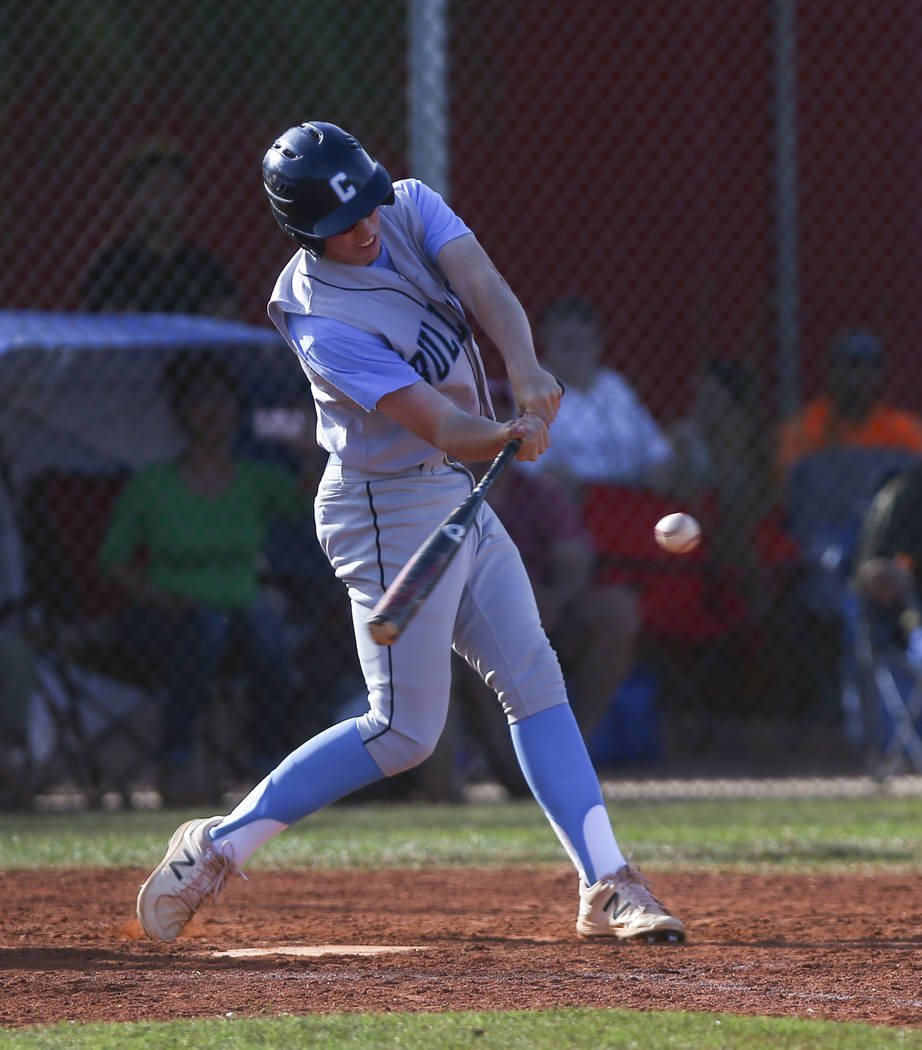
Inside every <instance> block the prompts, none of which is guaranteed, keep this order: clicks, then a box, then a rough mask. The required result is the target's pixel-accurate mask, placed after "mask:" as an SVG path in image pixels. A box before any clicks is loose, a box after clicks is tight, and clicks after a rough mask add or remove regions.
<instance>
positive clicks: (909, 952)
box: [0, 868, 922, 1028]
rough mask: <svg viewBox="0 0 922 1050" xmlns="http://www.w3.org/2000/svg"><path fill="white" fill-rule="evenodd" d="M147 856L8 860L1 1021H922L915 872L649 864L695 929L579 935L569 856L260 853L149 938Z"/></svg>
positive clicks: (920, 907)
mask: <svg viewBox="0 0 922 1050" xmlns="http://www.w3.org/2000/svg"><path fill="white" fill-rule="evenodd" d="M145 874H146V873H144V872H141V871H124V870H122V871H113V870H104V871H99V870H94V871H76V870H75V871H61V872H52V873H48V872H31V871H9V872H3V873H0V895H2V900H3V907H2V916H0V972H2V974H3V977H2V987H3V995H2V997H0V1024H3V1025H5V1026H19V1025H30V1024H40V1023H51V1022H55V1021H60V1020H73V1021H91V1020H93V1021H98V1020H109V1021H115V1020H119V1021H134V1020H152V1019H169V1018H177V1017H209V1016H223V1015H225V1014H227V1013H231V1012H232V1013H234V1014H236V1015H259V1014H262V1015H273V1014H278V1013H283V1012H289V1013H296V1014H307V1013H328V1012H333V1011H366V1010H382V1011H434V1010H462V1009H500V1010H503V1009H512V1008H540V1007H565V1006H589V1007H629V1008H634V1009H640V1010H672V1009H687V1010H714V1011H727V1012H731V1013H737V1014H768V1015H774V1016H782V1015H788V1016H799V1017H811V1018H828V1019H834V1020H850V1021H867V1022H876V1023H883V1024H892V1025H905V1026H912V1027H915V1028H922V991H920V988H922V892H920V891H922V887H920V880H919V878H918V877H917V876H912V875H906V876H883V875H873V876H854V877H850V876H844V875H837V876H790V875H785V876H778V877H763V876H758V875H748V874H731V875H716V874H710V875H697V874H695V875H692V874H672V875H659V874H655V873H654V874H653V878H654V888H655V889H656V891H657V893H658V895H659V896H660V897H661V898H662V899H663V900H664V901H665V902H666V903H667V904H669V905H670V907H671V908H672V909H673V910H674V911H675V912H676V913H677V914H679V915H680V916H682V917H683V918H684V919H685V920H686V921H687V923H688V927H689V942H688V943H687V944H686V945H683V946H655V947H642V946H639V945H626V944H617V943H612V942H608V941H606V942H586V941H582V940H580V939H579V938H578V937H577V936H576V933H575V932H574V929H573V922H574V918H575V906H576V895H575V883H574V877H573V875H572V872H571V871H570V869H566V868H552V869H539V870H509V869H505V870H504V871H502V872H496V871H485V870H472V869H450V870H427V871H420V872H415V871H373V872H366V873H362V872H355V871H300V872H273V873H270V872H254V873H253V874H252V875H251V877H250V881H249V882H244V881H242V880H238V879H235V880H233V882H232V883H231V884H230V885H229V886H228V888H227V890H226V891H225V894H224V897H223V899H222V901H221V903H220V904H219V905H208V906H206V907H205V908H204V909H203V910H202V912H201V913H200V916H199V917H198V918H196V920H195V921H194V923H193V924H192V926H191V927H190V929H189V935H188V936H184V937H183V938H181V939H179V940H177V941H175V942H173V943H172V944H155V943H152V942H151V941H148V940H146V939H144V938H143V937H138V929H137V925H136V923H137V920H134V921H133V922H132V921H130V920H131V918H132V914H133V901H134V894H135V892H136V890H137V887H138V885H139V884H140V882H141V880H142V878H143V876H144V875H145ZM376 948H385V949H387V948H400V949H403V950H401V951H387V952H385V953H380V952H376V951H374V950H373V949H376ZM307 949H310V951H306V950H307ZM266 952H268V954H263V953H266Z"/></svg>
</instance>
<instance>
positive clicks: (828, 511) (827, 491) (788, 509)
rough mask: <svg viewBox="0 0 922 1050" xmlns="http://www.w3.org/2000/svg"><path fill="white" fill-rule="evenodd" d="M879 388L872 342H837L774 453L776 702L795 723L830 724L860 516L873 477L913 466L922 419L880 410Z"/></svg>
mask: <svg viewBox="0 0 922 1050" xmlns="http://www.w3.org/2000/svg"><path fill="white" fill-rule="evenodd" d="M884 379H885V354H884V347H883V343H882V341H881V340H880V339H879V338H878V337H877V336H876V335H874V334H872V333H870V332H867V331H856V332H850V333H847V334H844V335H842V336H840V337H839V338H837V339H836V340H835V341H834V342H833V343H832V345H831V346H830V349H829V356H828V358H827V361H826V377H825V383H824V389H823V391H822V392H821V393H819V394H818V395H817V396H816V397H815V398H813V399H812V400H810V401H808V402H807V403H806V404H805V405H804V407H803V409H802V410H801V411H800V412H799V413H798V414H796V415H794V416H792V417H791V418H790V419H789V420H787V421H786V422H784V423H783V424H782V426H781V428H780V431H779V434H778V443H777V445H776V449H775V467H776V477H777V480H778V482H779V484H780V486H781V489H782V499H783V505H784V507H785V528H786V530H787V532H788V533H789V535H790V536H791V537H792V538H793V539H794V540H795V542H796V543H797V545H798V546H799V547H800V549H801V554H800V558H799V561H798V566H797V573H796V574H795V576H794V577H793V580H792V582H793V587H792V588H791V591H790V593H789V595H788V601H787V603H786V604H785V605H784V609H783V614H784V615H783V619H784V622H785V628H786V630H787V631H788V632H789V635H790V636H789V638H788V648H789V651H790V653H792V654H793V658H792V659H791V660H789V661H788V665H789V668H790V673H791V675H792V680H791V682H789V683H788V684H787V685H786V687H785V688H784V690H783V692H784V693H785V695H787V696H788V697H789V699H790V701H791V702H792V703H793V704H794V707H795V709H797V710H799V711H800V712H801V713H805V712H807V711H808V710H809V711H812V712H813V714H814V715H815V716H816V717H818V718H819V719H821V720H827V721H829V720H832V721H834V722H835V723H837V724H839V723H841V719H842V715H843V702H844V700H845V699H846V698H845V695H844V693H843V688H844V683H845V678H844V675H843V668H844V666H845V665H844V664H843V661H847V660H848V659H849V650H848V645H849V644H850V643H846V639H845V636H844V634H843V631H844V628H845V620H844V619H843V615H844V614H845V613H846V611H847V609H848V608H850V603H851V597H850V591H849V583H848V581H849V577H850V574H851V563H852V559H853V557H854V554H855V549H856V544H857V540H858V533H859V530H860V526H861V520H862V516H863V514H864V512H865V510H866V507H867V505H868V503H869V502H870V500H871V499H872V498H873V496H874V493H875V492H876V490H877V488H878V487H879V485H880V481H881V480H882V475H885V474H886V473H888V472H891V471H892V470H894V469H897V466H898V465H902V466H905V465H906V462H907V461H911V460H914V459H915V458H916V457H922V417H920V416H918V415H916V414H915V413H913V412H909V411H906V410H904V409H900V408H897V407H896V406H895V405H893V404H891V403H889V402H888V401H886V400H885V399H884V397H883V385H884Z"/></svg>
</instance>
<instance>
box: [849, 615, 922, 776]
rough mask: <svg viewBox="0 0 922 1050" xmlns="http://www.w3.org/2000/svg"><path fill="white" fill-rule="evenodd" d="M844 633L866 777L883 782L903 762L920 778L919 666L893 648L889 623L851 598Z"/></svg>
mask: <svg viewBox="0 0 922 1050" xmlns="http://www.w3.org/2000/svg"><path fill="white" fill-rule="evenodd" d="M847 629H848V633H849V635H850V640H851V641H852V642H853V644H854V678H853V684H854V688H855V690H856V693H857V699H858V702H859V704H860V708H859V710H860V715H861V719H862V730H863V732H862V741H863V744H864V748H865V756H866V761H867V765H868V771H869V773H870V774H871V776H873V777H874V778H875V779H878V780H886V778H887V777H889V776H891V775H893V774H894V773H896V772H899V771H900V769H901V768H902V767H904V766H905V764H906V762H907V761H908V763H909V765H910V766H911V768H912V769H913V770H914V771H915V772H917V773H922V666H919V665H917V664H914V663H913V661H912V659H911V658H910V657H909V656H908V655H907V653H906V650H905V649H904V648H903V647H902V645H900V644H899V641H898V640H897V632H896V629H895V624H893V623H891V622H890V621H889V620H888V618H886V617H885V616H882V615H881V613H880V612H879V611H878V610H877V609H876V608H875V607H874V606H873V604H872V603H870V602H867V601H864V600H863V599H861V598H860V597H858V596H857V595H856V596H855V600H854V602H853V604H852V606H851V612H850V615H849V617H848V627H847Z"/></svg>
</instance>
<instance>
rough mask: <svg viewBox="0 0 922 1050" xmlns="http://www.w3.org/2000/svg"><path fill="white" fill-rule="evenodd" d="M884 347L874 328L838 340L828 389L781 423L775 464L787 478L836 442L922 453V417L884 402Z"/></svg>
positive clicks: (833, 349) (831, 357) (832, 354)
mask: <svg viewBox="0 0 922 1050" xmlns="http://www.w3.org/2000/svg"><path fill="white" fill-rule="evenodd" d="M884 377H885V369H884V349H883V344H882V342H881V340H880V339H878V337H877V336H875V335H873V334H871V333H870V332H852V333H849V334H846V335H843V336H841V337H840V338H839V339H837V340H836V341H835V342H834V343H833V345H832V347H831V349H830V353H829V359H828V363H827V369H826V382H825V389H824V390H823V392H822V393H820V394H819V395H817V396H816V397H815V398H813V399H812V400H811V401H808V402H807V404H806V405H805V406H804V407H803V409H802V410H801V411H800V412H799V413H797V414H796V415H794V416H792V417H791V418H790V419H788V420H787V421H786V422H784V423H783V424H782V425H781V429H780V432H779V439H778V448H777V456H776V466H777V469H778V475H779V477H781V478H784V477H785V476H786V475H787V474H788V473H789V471H790V469H791V467H793V466H794V464H795V463H797V462H798V461H799V460H801V459H803V457H804V456H808V455H810V454H811V453H813V452H818V451H820V450H822V449H826V448H831V447H835V446H843V445H844V446H852V447H859V448H894V449H905V450H906V451H907V452H919V453H922V417H920V416H918V415H916V414H915V413H914V412H907V411H904V410H902V409H899V408H896V407H895V406H893V405H891V404H889V403H888V402H886V401H884V400H883V399H882V397H881V395H882V391H883V384H884Z"/></svg>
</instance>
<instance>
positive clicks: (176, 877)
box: [137, 817, 246, 941]
mask: <svg viewBox="0 0 922 1050" xmlns="http://www.w3.org/2000/svg"><path fill="white" fill-rule="evenodd" d="M223 819H224V818H223V817H203V818H200V819H198V820H187V821H186V823H185V824H180V826H179V827H178V828H177V829H176V830H175V831H174V832H173V834H172V836H171V837H170V844H169V846H168V847H167V851H166V856H165V857H164V858H163V860H162V861H161V862H160V863H159V864H158V865H157V867H156V868H154V870H153V871H152V872H151V873H150V875H149V876H148V879H147V881H146V882H145V883H144V885H143V886H142V887H141V889H140V890H139V891H138V906H137V910H138V920H139V922H140V923H141V926H142V927H143V929H144V932H145V933H146V934H147V936H148V937H152V938H153V939H154V940H157V941H171V940H172V939H173V938H174V937H176V936H178V935H179V934H180V933H181V932H182V930H183V928H184V927H185V925H186V923H187V922H188V921H189V920H190V919H191V918H192V916H193V915H194V914H195V913H196V912H197V911H198V909H199V906H200V905H201V904H202V902H203V901H204V900H206V898H210V899H211V900H213V901H216V900H217V899H218V896H219V895H220V893H221V890H222V889H223V888H224V883H225V882H226V881H227V877H228V876H229V875H238V874H239V875H241V876H242V877H243V878H246V876H245V875H244V874H243V872H242V871H241V870H240V869H239V868H238V867H237V865H236V863H235V862H234V857H233V852H232V851H231V848H230V844H229V843H225V844H224V845H223V847H222V848H219V847H218V846H217V845H216V844H215V843H214V842H212V841H211V838H210V837H209V835H208V832H209V831H210V830H211V828H213V827H215V826H216V825H217V824H220V823H221V821H222V820H223Z"/></svg>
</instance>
